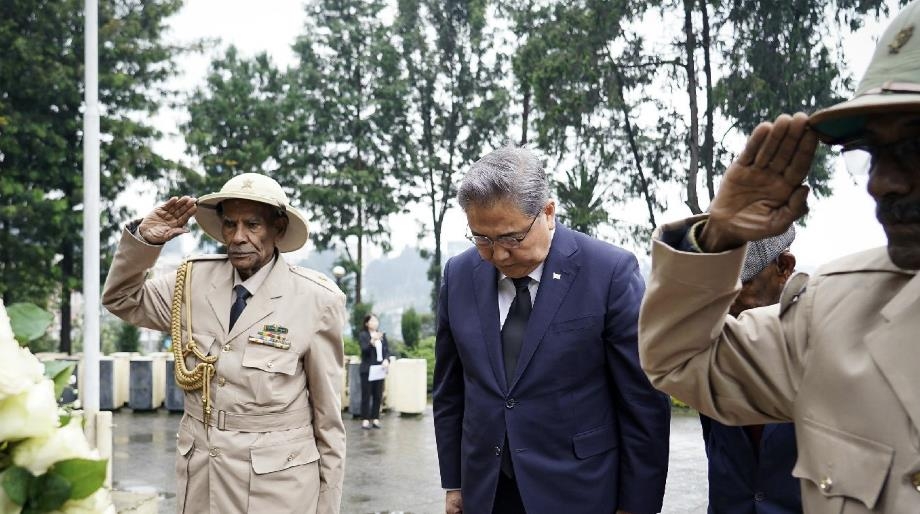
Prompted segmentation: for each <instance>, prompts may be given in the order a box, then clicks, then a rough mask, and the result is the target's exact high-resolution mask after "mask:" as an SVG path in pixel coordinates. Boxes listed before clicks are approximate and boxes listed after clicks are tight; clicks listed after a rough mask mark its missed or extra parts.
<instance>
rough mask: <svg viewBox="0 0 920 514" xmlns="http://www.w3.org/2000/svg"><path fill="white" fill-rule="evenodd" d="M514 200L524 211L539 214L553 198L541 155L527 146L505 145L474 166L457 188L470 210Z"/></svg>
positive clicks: (460, 199)
mask: <svg viewBox="0 0 920 514" xmlns="http://www.w3.org/2000/svg"><path fill="white" fill-rule="evenodd" d="M502 200H510V201H511V202H512V203H513V204H514V205H516V206H517V208H518V209H519V210H520V211H521V212H522V213H524V214H526V215H529V216H536V215H537V214H539V212H540V210H541V209H543V206H545V205H546V202H547V201H549V181H548V180H547V178H546V171H545V170H544V169H543V163H541V162H540V159H539V157H537V155H536V154H535V153H534V152H532V151H531V150H529V149H527V148H521V147H517V146H504V147H502V148H499V149H497V150H494V151H492V152H490V153H488V154H486V155H485V156H483V157H482V158H480V159H479V160H478V161H476V162H475V163H473V165H472V166H470V170H469V171H468V172H467V173H466V176H465V177H463V182H461V183H460V189H459V190H458V191H457V201H458V202H460V207H461V208H462V209H463V210H464V211H466V210H467V208H469V207H470V206H471V205H475V206H482V207H491V206H493V205H495V204H496V203H497V202H500V201H502Z"/></svg>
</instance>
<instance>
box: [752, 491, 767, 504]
mask: <svg viewBox="0 0 920 514" xmlns="http://www.w3.org/2000/svg"><path fill="white" fill-rule="evenodd" d="M766 497H767V495H765V494H764V493H763V492H762V491H757V492H756V493H754V501H755V502H762V501H763V500H764V498H766Z"/></svg>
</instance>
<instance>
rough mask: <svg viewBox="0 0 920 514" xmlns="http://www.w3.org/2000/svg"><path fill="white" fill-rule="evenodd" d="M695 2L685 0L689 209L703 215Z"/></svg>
mask: <svg viewBox="0 0 920 514" xmlns="http://www.w3.org/2000/svg"><path fill="white" fill-rule="evenodd" d="M693 4H694V1H693V0H684V35H685V36H686V41H685V43H684V51H685V53H686V57H687V63H686V69H687V96H688V97H689V100H690V137H689V138H688V141H687V145H688V146H689V148H690V167H689V168H688V169H687V202H686V204H687V207H689V208H690V212H691V213H693V214H700V213H702V212H703V211H702V209H700V201H699V198H698V196H697V192H696V181H697V176H698V174H699V165H700V128H699V127H700V122H699V106H698V105H697V98H696V89H697V85H696V34H694V32H693Z"/></svg>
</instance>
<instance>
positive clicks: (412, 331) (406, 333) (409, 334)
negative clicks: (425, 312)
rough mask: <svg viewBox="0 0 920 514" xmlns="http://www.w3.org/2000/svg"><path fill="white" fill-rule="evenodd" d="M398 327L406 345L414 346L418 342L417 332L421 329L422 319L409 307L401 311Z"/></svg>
mask: <svg viewBox="0 0 920 514" xmlns="http://www.w3.org/2000/svg"><path fill="white" fill-rule="evenodd" d="M400 327H401V329H402V337H403V341H405V343H406V346H408V347H409V348H413V347H415V345H416V344H418V339H419V334H420V333H421V330H422V320H421V318H419V315H418V313H417V312H415V309H413V308H411V307H410V308H409V309H406V310H405V311H403V314H402V319H401V320H400Z"/></svg>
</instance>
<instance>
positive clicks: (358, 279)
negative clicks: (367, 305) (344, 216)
mask: <svg viewBox="0 0 920 514" xmlns="http://www.w3.org/2000/svg"><path fill="white" fill-rule="evenodd" d="M356 267H357V269H356V270H355V305H358V304H360V303H361V287H362V283H363V282H364V280H363V276H362V275H363V273H364V200H363V199H359V200H358V260H357V266H356Z"/></svg>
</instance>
